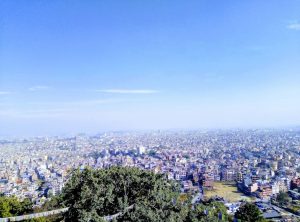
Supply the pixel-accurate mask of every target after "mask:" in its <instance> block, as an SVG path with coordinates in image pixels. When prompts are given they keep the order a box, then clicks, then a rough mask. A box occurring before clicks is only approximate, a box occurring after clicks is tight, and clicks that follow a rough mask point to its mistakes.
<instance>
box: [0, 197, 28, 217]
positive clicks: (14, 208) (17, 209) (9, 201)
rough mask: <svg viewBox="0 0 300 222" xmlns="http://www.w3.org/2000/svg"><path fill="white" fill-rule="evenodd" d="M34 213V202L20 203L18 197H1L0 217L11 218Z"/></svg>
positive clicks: (26, 200) (25, 201)
mask: <svg viewBox="0 0 300 222" xmlns="http://www.w3.org/2000/svg"><path fill="white" fill-rule="evenodd" d="M31 212H32V202H31V201H30V200H29V199H25V200H24V201H22V202H20V201H19V200H18V199H17V198H16V197H0V217H10V216H17V215H22V214H27V213H31Z"/></svg>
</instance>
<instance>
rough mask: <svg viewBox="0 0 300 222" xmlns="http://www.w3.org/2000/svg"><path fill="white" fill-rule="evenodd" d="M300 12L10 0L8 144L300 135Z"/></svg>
mask: <svg viewBox="0 0 300 222" xmlns="http://www.w3.org/2000/svg"><path fill="white" fill-rule="evenodd" d="M299 11H300V1H299V0H289V1H282V0H265V1H261V0H252V1H237V0H235V1H233V0H228V1H220V0H219V1H217V0H197V1H176V0H172V1H167V0H165V1H160V0H151V1H148V0H145V1H140V0H131V1H127V0H120V1H115V0H109V1H108V0H107V1H96V0H95V1H93V0H88V1H75V0H72V1H67V0H65V1H58V0H53V1H34V0H33V1H29V2H28V1H13V0H2V1H0V125H1V127H0V135H21V136H22V135H46V134H52V135H53V134H61V133H73V132H98V131H103V130H127V129H128V130H139V129H170V128H183V129H195V128H228V127H284V126H296V125H300V87H299V86H300V13H299Z"/></svg>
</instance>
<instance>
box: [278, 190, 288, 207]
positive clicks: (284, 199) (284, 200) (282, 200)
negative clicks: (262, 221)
mask: <svg viewBox="0 0 300 222" xmlns="http://www.w3.org/2000/svg"><path fill="white" fill-rule="evenodd" d="M276 201H277V202H278V203H279V204H280V205H281V206H282V205H286V204H288V203H289V201H290V198H289V195H288V194H287V193H285V192H282V191H281V192H280V193H279V194H278V195H277V197H276Z"/></svg>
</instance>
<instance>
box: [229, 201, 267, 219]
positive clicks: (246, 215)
mask: <svg viewBox="0 0 300 222" xmlns="http://www.w3.org/2000/svg"><path fill="white" fill-rule="evenodd" d="M234 216H235V218H236V219H238V220H240V221H242V222H254V221H255V222H264V221H265V220H264V218H263V216H262V213H261V211H260V210H259V209H258V207H257V206H256V205H254V204H252V203H245V204H244V205H242V206H241V207H240V208H239V209H238V210H237V212H236V213H235V215H234Z"/></svg>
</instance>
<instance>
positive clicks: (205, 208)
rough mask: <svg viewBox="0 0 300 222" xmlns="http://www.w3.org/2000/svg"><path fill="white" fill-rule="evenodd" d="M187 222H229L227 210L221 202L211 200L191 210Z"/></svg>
mask: <svg viewBox="0 0 300 222" xmlns="http://www.w3.org/2000/svg"><path fill="white" fill-rule="evenodd" d="M185 221H186V222H189V221H191V222H202V221H206V222H210V221H229V216H228V214H227V209H226V207H225V205H224V204H223V203H221V202H217V201H212V200H209V201H207V202H203V203H201V204H198V205H196V206H195V207H194V209H192V210H190V212H189V214H188V216H187V218H186V220H185Z"/></svg>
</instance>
